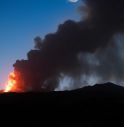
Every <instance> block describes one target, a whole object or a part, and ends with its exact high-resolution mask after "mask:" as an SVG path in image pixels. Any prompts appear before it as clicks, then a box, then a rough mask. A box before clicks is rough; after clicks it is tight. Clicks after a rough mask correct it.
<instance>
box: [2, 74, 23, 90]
mask: <svg viewBox="0 0 124 127" xmlns="http://www.w3.org/2000/svg"><path fill="white" fill-rule="evenodd" d="M16 79H17V78H16V74H15V73H14V72H11V73H10V74H9V78H8V81H7V83H6V86H5V90H4V92H22V91H21V89H19V88H18V85H17V81H16Z"/></svg>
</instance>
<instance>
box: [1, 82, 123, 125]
mask: <svg viewBox="0 0 124 127" xmlns="http://www.w3.org/2000/svg"><path fill="white" fill-rule="evenodd" d="M0 109H1V116H2V113H4V114H5V119H10V118H12V119H13V121H16V122H18V123H19V124H23V123H24V122H26V124H31V125H35V126H39V125H41V126H42V125H46V126H47V125H50V126H58V127H59V126H64V127H66V126H67V127H73V126H74V127H80V126H81V127H92V126H99V127H106V126H117V127H119V126H124V122H123V121H124V87H120V86H117V85H114V84H111V83H106V84H102V85H95V86H93V87H85V88H82V89H78V90H74V91H65V92H50V93H37V92H29V93H5V94H1V95H0ZM3 119H4V118H3ZM15 119H16V120H15ZM13 121H12V122H11V124H13ZM122 124H123V125H122Z"/></svg>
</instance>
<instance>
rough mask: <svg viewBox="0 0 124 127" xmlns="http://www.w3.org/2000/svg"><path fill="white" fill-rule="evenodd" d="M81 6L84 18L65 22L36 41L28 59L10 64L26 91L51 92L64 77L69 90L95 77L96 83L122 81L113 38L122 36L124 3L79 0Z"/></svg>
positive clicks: (112, 0) (117, 46)
mask: <svg viewBox="0 0 124 127" xmlns="http://www.w3.org/2000/svg"><path fill="white" fill-rule="evenodd" d="M82 4H83V5H82V6H81V7H80V10H81V11H82V15H85V18H82V19H81V21H79V22H76V21H72V20H68V21H65V22H64V23H63V24H60V25H59V26H58V30H57V31H56V32H55V33H49V34H47V35H46V36H45V38H44V39H42V38H40V37H36V38H35V40H34V41H35V49H34V50H31V51H29V52H28V54H27V57H28V59H27V60H17V61H16V63H15V64H14V70H15V71H16V72H17V73H19V81H20V85H22V86H23V87H24V89H25V90H26V91H28V90H36V91H40V90H41V91H43V90H45V91H52V90H55V89H56V88H57V87H59V85H60V80H61V79H62V78H63V77H65V76H68V77H70V78H72V83H71V85H70V86H69V87H70V88H71V89H73V88H77V87H81V85H82V84H83V83H84V84H85V83H87V82H88V81H89V78H88V77H94V76H95V77H96V78H97V81H98V82H99V81H107V80H111V79H114V80H115V81H117V80H122V78H123V76H122V75H124V71H123V70H124V67H123V64H122V63H124V61H123V59H122V57H121V52H120V48H119V44H120V43H118V39H119V38H120V37H119V36H117V35H122V36H123V32H124V1H123V0H109V1H108V0H83V1H82ZM121 44H122V43H121ZM117 49H119V51H118V50H117ZM94 79H95V78H94ZM79 81H80V83H79Z"/></svg>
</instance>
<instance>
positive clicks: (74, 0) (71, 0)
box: [68, 0, 79, 3]
mask: <svg viewBox="0 0 124 127" xmlns="http://www.w3.org/2000/svg"><path fill="white" fill-rule="evenodd" d="M68 1H69V2H71V3H76V2H78V1H79V0H68Z"/></svg>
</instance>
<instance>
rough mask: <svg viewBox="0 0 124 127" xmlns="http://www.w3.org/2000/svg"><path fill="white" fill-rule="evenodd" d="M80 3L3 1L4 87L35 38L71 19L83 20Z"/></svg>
mask: <svg viewBox="0 0 124 127" xmlns="http://www.w3.org/2000/svg"><path fill="white" fill-rule="evenodd" d="M79 4H80V2H77V3H70V2H68V0H0V18H1V20H0V41H1V42H0V44H1V45H0V59H1V60H0V88H2V86H3V84H4V82H5V81H6V79H7V76H8V73H9V72H10V71H12V69H13V67H12V65H13V63H15V61H16V60H17V59H25V58H26V53H27V52H28V51H29V50H30V49H32V48H33V47H34V43H33V39H34V38H35V37H36V36H41V37H43V36H44V35H46V34H47V33H49V32H54V31H56V29H57V26H58V24H60V23H63V22H64V21H65V20H67V19H74V20H79V19H80V15H79V14H78V12H77V7H78V6H79Z"/></svg>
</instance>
